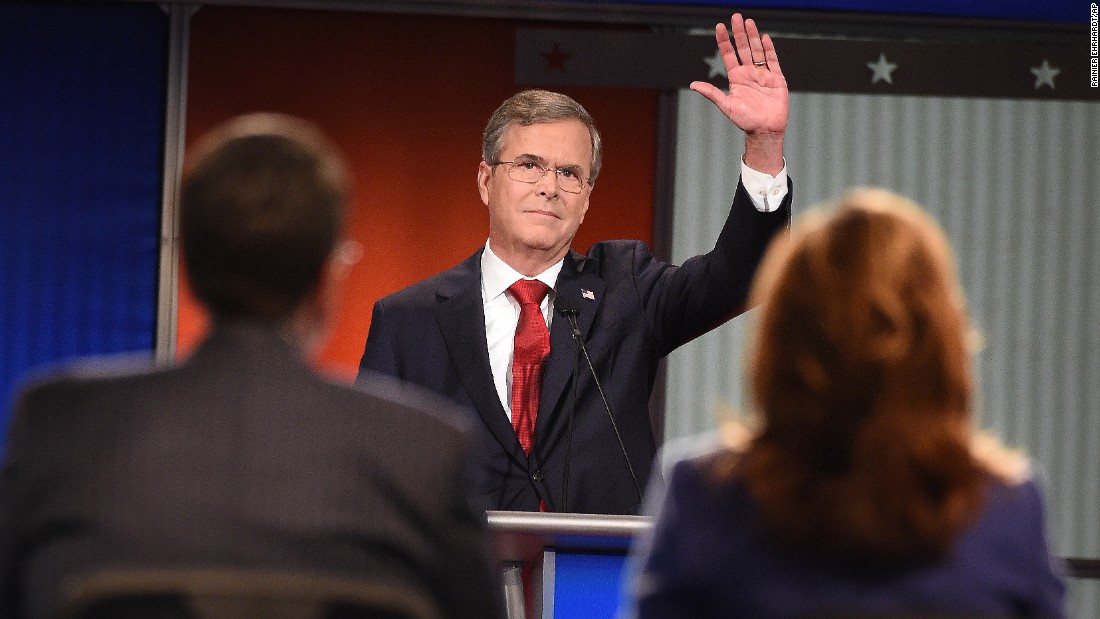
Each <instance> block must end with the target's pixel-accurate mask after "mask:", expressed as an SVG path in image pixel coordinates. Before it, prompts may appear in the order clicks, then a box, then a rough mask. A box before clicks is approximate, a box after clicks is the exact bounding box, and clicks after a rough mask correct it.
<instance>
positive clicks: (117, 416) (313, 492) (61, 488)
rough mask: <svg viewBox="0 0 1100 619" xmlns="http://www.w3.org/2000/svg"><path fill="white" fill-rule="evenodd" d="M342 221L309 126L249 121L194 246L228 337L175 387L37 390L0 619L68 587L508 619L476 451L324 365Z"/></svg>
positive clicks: (60, 381) (194, 212)
mask: <svg viewBox="0 0 1100 619" xmlns="http://www.w3.org/2000/svg"><path fill="white" fill-rule="evenodd" d="M345 203H346V180H345V171H344V166H343V163H342V161H341V159H340V157H339V156H338V155H337V154H336V152H335V150H334V149H333V148H332V147H331V145H330V144H329V143H328V142H327V141H326V140H325V139H324V138H323V137H322V136H321V135H320V134H319V133H317V132H316V131H315V130H314V129H313V128H312V127H310V126H309V125H307V124H305V123H303V122H301V121H297V120H295V119H291V118H288V117H282V116H273V115H254V116H248V117H242V118H239V119H236V120H234V121H232V122H230V123H229V124H228V125H226V126H223V127H222V128H220V130H219V131H217V132H216V133H215V134H214V135H213V137H211V138H209V139H208V140H207V141H206V142H205V145H204V147H203V148H202V149H201V151H200V152H199V154H198V155H197V157H196V158H195V161H194V165H193V167H192V169H191V170H190V171H189V174H188V175H187V176H186V178H185V182H184V185H183V191H182V200H181V211H180V224H181V232H182V251H183V258H184V261H185V265H186V267H187V272H188V275H189V279H190V282H191V286H192V288H193V289H194V291H195V294H196V296H197V297H198V298H199V300H200V301H201V302H202V303H203V304H204V305H205V306H206V307H207V308H208V309H209V310H210V313H211V315H212V318H213V321H212V322H213V327H212V330H211V332H210V334H209V336H208V337H207V338H206V339H205V340H204V341H203V342H202V343H201V345H200V346H198V348H197V349H196V350H195V352H194V354H192V355H191V356H190V357H189V358H188V359H187V360H185V361H184V362H182V363H181V364H179V365H177V366H173V367H165V368H156V367H147V366H145V367H141V366H139V367H133V366H125V367H112V368H107V367H105V366H104V364H103V363H97V364H86V365H85V366H84V367H78V368H70V369H68V370H65V371H63V372H61V373H59V374H55V375H53V376H51V377H49V378H46V379H44V380H40V381H38V382H37V383H35V384H32V385H30V386H29V387H28V388H27V389H25V390H24V392H23V393H22V395H21V397H20V398H19V400H18V403H17V406H16V412H15V418H14V421H13V424H12V430H11V437H10V445H9V447H8V449H7V454H8V459H7V462H6V463H5V467H4V469H3V474H2V478H0V616H3V617H6V618H10V619H17V618H21V617H30V618H36V619H37V618H46V617H50V616H51V614H52V613H53V612H54V611H55V608H56V606H57V605H58V603H59V602H60V600H62V599H63V597H64V595H65V591H64V589H65V587H66V586H67V585H69V584H73V583H76V582H79V580H80V579H81V578H82V577H85V576H87V575H90V574H92V573H95V572H102V571H104V570H121V569H134V568H175V569H232V568H235V569H249V570H258V571H264V572H266V571H276V572H305V573H308V574H312V575H333V576H339V577H344V578H356V579H369V580H371V581H380V582H383V583H387V584H390V585H394V586H401V587H404V588H407V589H410V590H412V591H414V592H417V593H418V594H419V595H421V596H424V597H425V598H426V599H427V600H429V601H430V602H431V603H433V604H434V605H435V606H436V607H437V608H438V609H439V610H440V611H441V612H442V613H443V615H444V616H448V617H469V618H471V619H473V618H482V617H494V616H497V615H498V608H499V604H498V594H497V591H496V585H495V576H494V575H493V572H494V570H491V569H490V566H489V562H488V558H487V549H486V543H485V528H486V527H485V523H484V516H483V515H481V514H479V513H477V512H475V511H474V510H473V509H472V508H471V506H470V504H469V502H468V500H467V494H466V485H465V483H464V482H465V479H464V471H465V464H466V462H467V460H468V455H467V451H468V449H467V445H466V442H465V436H464V434H463V433H462V432H460V431H459V430H458V429H457V428H455V427H453V426H452V425H450V424H449V422H445V421H443V420H441V418H440V417H437V416H436V413H439V414H443V415H452V413H450V412H448V411H447V406H449V405H446V404H442V403H441V402H439V401H436V399H435V397H434V396H425V395H424V394H419V393H413V392H412V391H409V390H407V389H404V388H401V387H399V386H397V385H396V383H393V382H391V379H388V378H383V377H377V378H376V377H363V378H361V380H360V388H359V389H354V388H351V387H349V386H345V385H339V384H335V383H332V382H329V381H327V380H325V379H323V378H321V377H320V376H318V375H317V374H316V373H315V372H314V370H313V369H312V368H311V367H310V365H309V364H308V361H307V357H308V356H309V354H310V352H311V351H313V350H315V348H316V347H317V346H318V345H319V344H320V343H321V342H323V341H324V339H325V334H326V332H327V327H328V325H329V322H330V320H331V319H333V318H334V311H335V300H336V298H337V296H338V291H339V288H340V286H341V282H342V280H343V278H344V275H345V273H346V271H347V269H348V268H350V266H351V263H352V262H353V260H354V259H355V258H356V256H354V255H353V254H354V253H355V252H354V251H353V250H352V248H351V246H350V244H349V243H348V242H341V234H342V231H343V228H344V219H345ZM433 409H435V410H434V411H433Z"/></svg>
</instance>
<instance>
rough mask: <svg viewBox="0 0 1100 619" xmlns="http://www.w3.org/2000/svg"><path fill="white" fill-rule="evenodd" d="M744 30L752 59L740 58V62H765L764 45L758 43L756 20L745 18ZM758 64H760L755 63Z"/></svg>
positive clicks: (758, 33)
mask: <svg viewBox="0 0 1100 619" xmlns="http://www.w3.org/2000/svg"><path fill="white" fill-rule="evenodd" d="M745 32H746V34H747V38H748V46H749V53H750V54H751V57H752V59H751V60H749V59H746V58H744V57H742V58H741V62H742V63H744V64H748V63H749V62H752V63H754V64H755V63H758V62H765V58H764V47H763V45H762V44H761V43H760V31H759V30H757V28H756V22H754V21H753V20H751V19H746V20H745ZM757 66H760V65H757Z"/></svg>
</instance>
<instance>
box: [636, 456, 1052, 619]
mask: <svg viewBox="0 0 1100 619" xmlns="http://www.w3.org/2000/svg"><path fill="white" fill-rule="evenodd" d="M715 457H716V456H715V455H714V454H707V455H703V456H699V457H697V458H693V459H690V460H684V461H681V462H678V463H677V464H676V465H675V466H674V468H673V469H672V473H671V474H670V475H669V480H668V485H667V488H656V489H655V491H654V494H653V496H650V497H647V503H650V504H651V505H650V506H651V507H653V508H655V510H656V511H658V512H659V515H658V517H657V521H656V523H655V525H654V529H653V531H652V532H650V533H649V534H647V535H645V536H643V537H642V539H640V540H639V541H638V543H637V544H636V545H635V546H634V555H633V556H632V558H631V562H630V583H631V587H630V589H629V593H630V595H628V596H627V597H626V599H625V600H624V602H625V604H624V607H625V608H626V609H627V612H625V613H624V614H623V615H622V616H623V617H624V619H625V618H627V617H631V618H637V619H649V618H653V619H680V618H684V619H687V618H689V617H690V618H691V619H705V618H707V617H723V618H733V619H736V618H739V617H744V618H746V619H779V618H782V617H971V618H974V617H1035V618H1040V617H1041V618H1054V619H1058V618H1061V617H1064V616H1065V610H1064V608H1063V604H1064V596H1065V585H1064V583H1063V582H1062V578H1061V575H1060V574H1059V573H1058V572H1059V571H1060V567H1058V566H1057V565H1056V562H1055V561H1054V560H1053V559H1052V557H1051V556H1050V554H1049V550H1048V546H1047V541H1046V534H1045V528H1046V525H1045V521H1044V516H1043V502H1042V498H1041V496H1040V493H1039V489H1038V487H1037V486H1036V485H1035V484H1034V483H1033V482H1031V481H1024V482H1022V483H1018V484H1015V485H1011V484H1008V483H1006V482H1004V481H1002V480H1000V479H997V478H994V477H993V476H992V475H990V476H989V478H988V482H987V485H986V488H985V493H984V496H985V506H984V508H983V510H982V511H981V513H980V514H978V516H977V518H976V519H975V520H974V522H972V523H971V524H970V525H968V526H967V527H965V528H963V530H961V531H960V532H959V534H958V536H957V537H956V538H955V540H954V542H953V544H952V546H951V549H950V551H949V553H948V555H947V556H946V557H944V558H942V559H937V560H933V561H928V562H923V563H917V564H912V565H894V566H884V565H882V564H881V563H861V562H857V561H853V560H849V561H841V560H838V559H835V558H828V557H823V556H818V555H814V554H811V553H807V552H797V551H794V550H792V549H790V548H787V547H786V546H783V545H782V544H781V543H780V542H778V541H777V540H776V539H775V538H773V537H772V536H770V535H767V534H764V533H763V532H761V531H760V530H759V524H760V517H761V516H760V510H759V508H758V507H757V504H756V502H755V501H754V500H753V498H752V496H751V495H750V494H749V492H748V490H747V489H746V487H745V486H744V484H742V483H740V482H717V481H715V476H714V473H713V472H714V470H715V466H714V458H715ZM662 494H663V497H662V496H659V495H662Z"/></svg>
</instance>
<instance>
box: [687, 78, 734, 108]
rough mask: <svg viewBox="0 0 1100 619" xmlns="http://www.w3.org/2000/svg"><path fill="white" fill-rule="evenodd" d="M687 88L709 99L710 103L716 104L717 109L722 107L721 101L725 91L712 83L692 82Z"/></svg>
mask: <svg viewBox="0 0 1100 619" xmlns="http://www.w3.org/2000/svg"><path fill="white" fill-rule="evenodd" d="M688 88H691V89H692V90H694V91H695V92H697V93H699V94H701V95H703V96H704V97H706V98H707V99H709V100H710V102H711V103H713V104H714V105H717V106H718V109H722V106H721V101H722V98H723V97H725V96H726V93H724V92H722V91H721V90H719V89H718V87H717V86H715V85H714V84H711V83H710V82H692V83H691V84H690V85H689V86H688Z"/></svg>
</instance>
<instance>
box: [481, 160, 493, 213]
mask: <svg viewBox="0 0 1100 619" xmlns="http://www.w3.org/2000/svg"><path fill="white" fill-rule="evenodd" d="M492 177H493V166H491V165H489V164H487V163H485V162H484V161H482V162H481V163H480V164H478V166H477V192H478V194H480V195H481V201H482V202H484V203H485V206H489V181H490V180H491V179H492Z"/></svg>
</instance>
